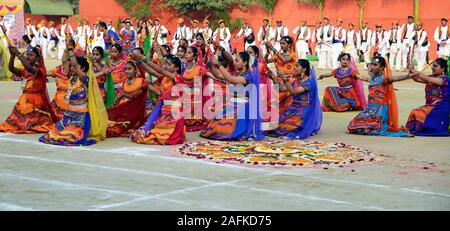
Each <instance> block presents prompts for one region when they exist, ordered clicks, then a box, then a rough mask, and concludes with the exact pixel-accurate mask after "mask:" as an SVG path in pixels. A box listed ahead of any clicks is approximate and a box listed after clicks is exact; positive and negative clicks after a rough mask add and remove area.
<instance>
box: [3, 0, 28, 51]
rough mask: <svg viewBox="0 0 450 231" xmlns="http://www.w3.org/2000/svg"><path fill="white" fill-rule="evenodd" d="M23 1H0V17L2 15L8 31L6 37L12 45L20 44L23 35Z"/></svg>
mask: <svg viewBox="0 0 450 231" xmlns="http://www.w3.org/2000/svg"><path fill="white" fill-rule="evenodd" d="M23 7H24V1H23V0H1V3H0V15H3V16H4V18H3V23H4V25H5V27H6V28H7V29H8V31H7V33H6V34H7V35H8V37H9V39H10V40H11V42H12V43H14V44H16V43H19V42H21V40H22V35H23V34H24V15H23Z"/></svg>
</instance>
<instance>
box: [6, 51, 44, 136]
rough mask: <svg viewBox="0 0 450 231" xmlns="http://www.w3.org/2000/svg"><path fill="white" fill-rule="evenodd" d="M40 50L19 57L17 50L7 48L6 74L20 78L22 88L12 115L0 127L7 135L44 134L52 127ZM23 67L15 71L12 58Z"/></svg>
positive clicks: (20, 54)
mask: <svg viewBox="0 0 450 231" xmlns="http://www.w3.org/2000/svg"><path fill="white" fill-rule="evenodd" d="M39 49H40V47H33V48H31V49H29V50H28V51H26V52H25V53H19V51H18V50H17V48H15V47H9V52H10V54H11V57H10V59H9V65H8V67H9V70H10V71H11V72H12V73H13V74H14V75H16V76H20V78H21V79H22V81H25V85H24V87H23V90H22V95H21V96H20V98H19V100H18V102H17V103H16V105H14V108H13V111H12V112H11V114H10V115H9V116H8V118H7V119H6V121H5V122H4V123H2V124H0V132H8V133H16V134H20V133H45V132H48V129H49V126H50V125H51V124H52V117H51V106H50V102H49V98H48V94H47V85H46V82H47V78H46V75H47V71H46V70H45V65H44V59H43V58H42V55H41V51H40V50H39ZM15 57H18V59H19V61H20V62H21V63H22V65H23V66H24V67H25V69H23V70H20V69H18V68H16V67H14V58H15Z"/></svg>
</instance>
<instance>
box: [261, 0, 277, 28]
mask: <svg viewBox="0 0 450 231" xmlns="http://www.w3.org/2000/svg"><path fill="white" fill-rule="evenodd" d="M258 1H259V5H261V6H262V7H263V8H264V9H265V10H266V11H267V12H269V23H270V24H272V15H273V9H274V8H275V5H276V4H277V0H258Z"/></svg>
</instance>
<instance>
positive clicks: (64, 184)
mask: <svg viewBox="0 0 450 231" xmlns="http://www.w3.org/2000/svg"><path fill="white" fill-rule="evenodd" d="M0 176H3V177H11V178H18V179H24V180H29V181H34V182H40V183H45V184H51V185H56V186H60V187H63V188H70V189H76V190H93V191H100V192H107V193H111V194H122V195H127V196H133V197H139V198H142V197H149V196H151V195H149V194H147V193H135V192H125V191H119V190H112V189H105V188H99V187H92V186H89V185H80V184H73V183H67V182H62V181H55V180H46V179H41V178H35V177H27V176H21V175H16V174H10V173H0ZM154 199H157V200H163V201H170V202H172V203H177V204H183V205H186V204H189V203H186V202H183V201H179V200H174V199H166V198H159V197H158V198H154ZM200 207H203V206H201V205H200ZM11 208H13V207H11ZM216 208H217V209H219V210H230V211H233V210H234V209H227V208H220V207H216ZM0 210H2V206H1V205H0ZM12 210H19V209H12Z"/></svg>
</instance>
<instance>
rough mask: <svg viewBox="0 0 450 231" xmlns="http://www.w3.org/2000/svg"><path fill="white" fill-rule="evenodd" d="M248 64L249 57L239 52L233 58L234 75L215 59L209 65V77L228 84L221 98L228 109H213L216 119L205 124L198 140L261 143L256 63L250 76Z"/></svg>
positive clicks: (258, 78) (245, 53)
mask: <svg viewBox="0 0 450 231" xmlns="http://www.w3.org/2000/svg"><path fill="white" fill-rule="evenodd" d="M249 62H250V55H249V54H248V53H247V52H240V53H239V55H237V56H236V57H235V61H234V69H235V73H233V74H231V73H229V72H228V71H227V69H226V68H225V67H223V66H222V65H221V64H220V63H219V62H218V61H217V60H215V59H214V60H211V62H210V63H208V67H209V70H210V71H211V74H212V75H213V76H210V77H212V78H218V79H222V80H223V81H225V82H227V83H229V84H228V85H227V87H228V91H226V96H225V95H224V96H222V97H227V102H226V103H227V105H223V109H222V110H221V109H220V107H218V108H216V110H215V112H214V113H215V118H213V119H212V120H211V121H210V122H209V123H208V126H207V127H206V129H205V130H204V131H203V132H202V133H201V134H200V136H201V137H204V138H207V139H213V140H246V139H253V140H262V139H264V135H263V133H262V130H261V125H262V123H261V114H260V111H259V108H260V107H261V99H260V94H259V87H260V76H259V71H258V70H259V68H257V66H258V62H255V63H254V65H255V68H253V70H254V71H253V73H252V71H251V69H250V66H249ZM230 88H231V89H230ZM228 99H230V100H228ZM219 101H220V100H219Z"/></svg>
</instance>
